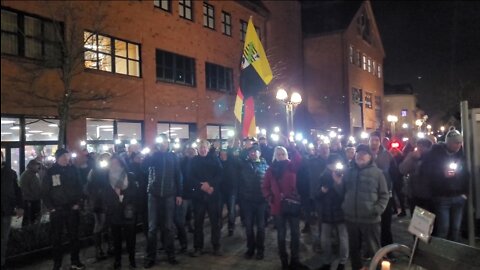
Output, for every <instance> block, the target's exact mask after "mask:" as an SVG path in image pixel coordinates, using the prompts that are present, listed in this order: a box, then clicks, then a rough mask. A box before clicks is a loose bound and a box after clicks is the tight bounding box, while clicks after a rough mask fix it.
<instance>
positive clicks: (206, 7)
mask: <svg viewBox="0 0 480 270" xmlns="http://www.w3.org/2000/svg"><path fill="white" fill-rule="evenodd" d="M210 11H211V12H212V14H210ZM210 22H211V23H212V25H210ZM205 23H206V24H205ZM203 27H205V28H208V29H210V30H215V6H213V5H210V4H209V3H207V2H203Z"/></svg>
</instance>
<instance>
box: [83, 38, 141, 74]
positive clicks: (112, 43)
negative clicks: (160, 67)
mask: <svg viewBox="0 0 480 270" xmlns="http://www.w3.org/2000/svg"><path fill="white" fill-rule="evenodd" d="M86 32H88V33H89V34H90V38H93V37H95V41H96V47H97V50H94V49H87V48H86V44H87V42H86V41H84V46H83V47H84V59H83V62H84V67H85V69H86V70H97V71H102V72H108V73H113V74H118V75H124V76H129V77H135V78H142V47H141V44H140V43H136V42H132V41H129V40H126V39H121V38H117V37H113V36H110V35H107V34H102V33H95V32H93V31H90V30H88V29H85V30H83V34H84V36H85V33H86ZM98 36H102V37H106V38H109V39H110V52H109V53H106V52H103V51H100V50H98ZM116 41H120V42H125V51H126V56H120V55H117V54H116V53H115V42H116ZM129 44H133V45H135V46H137V47H138V59H135V58H129V57H128V51H129V50H128V45H129ZM87 51H89V52H92V53H96V55H97V58H96V59H97V68H91V67H87V66H85V62H86V60H85V52H87ZM99 54H105V55H108V56H110V58H111V62H112V67H111V70H110V71H108V70H101V69H100V65H98V55H99ZM117 58H121V59H125V60H126V70H127V73H126V74H123V73H119V72H116V59H117ZM89 61H91V60H89ZM130 61H133V62H137V63H138V75H130V72H129V69H130V67H129V62H130Z"/></svg>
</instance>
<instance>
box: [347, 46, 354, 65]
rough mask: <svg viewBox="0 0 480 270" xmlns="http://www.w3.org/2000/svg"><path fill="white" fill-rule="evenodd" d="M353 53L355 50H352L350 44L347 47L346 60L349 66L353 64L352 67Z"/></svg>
mask: <svg viewBox="0 0 480 270" xmlns="http://www.w3.org/2000/svg"><path fill="white" fill-rule="evenodd" d="M354 51H355V50H354V48H353V45H352V44H350V45H349V47H348V59H349V61H350V64H353V65H355V62H354V57H353V54H354Z"/></svg>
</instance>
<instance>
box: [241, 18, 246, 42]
mask: <svg viewBox="0 0 480 270" xmlns="http://www.w3.org/2000/svg"><path fill="white" fill-rule="evenodd" d="M246 35H247V22H246V21H243V20H240V40H241V41H245V36H246Z"/></svg>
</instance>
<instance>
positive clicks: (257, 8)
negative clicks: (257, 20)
mask: <svg viewBox="0 0 480 270" xmlns="http://www.w3.org/2000/svg"><path fill="white" fill-rule="evenodd" d="M235 2H237V3H238V4H240V5H242V6H244V7H246V8H248V9H250V10H251V11H253V12H255V13H257V14H259V15H260V16H262V17H264V18H268V17H269V16H270V10H268V9H267V8H266V7H265V6H263V5H258V4H257V3H255V2H253V1H248V0H235Z"/></svg>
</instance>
